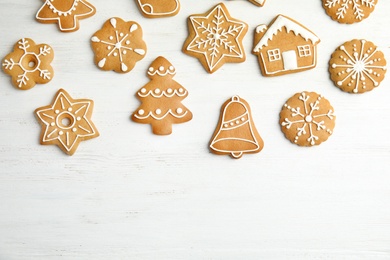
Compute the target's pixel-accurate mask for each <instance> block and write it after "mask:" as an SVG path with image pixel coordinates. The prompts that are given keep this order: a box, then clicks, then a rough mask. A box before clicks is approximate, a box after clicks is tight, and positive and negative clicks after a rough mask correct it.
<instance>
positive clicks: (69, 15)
mask: <svg viewBox="0 0 390 260" xmlns="http://www.w3.org/2000/svg"><path fill="white" fill-rule="evenodd" d="M95 13H96V9H95V7H94V6H93V5H91V4H90V3H88V2H87V1H86V0H46V1H45V3H44V4H43V6H42V7H41V9H39V11H38V12H37V15H36V19H37V20H38V22H41V23H58V27H59V28H60V30H61V31H62V32H74V31H77V30H78V29H79V27H80V25H79V19H85V18H88V17H91V16H93V15H94V14H95Z"/></svg>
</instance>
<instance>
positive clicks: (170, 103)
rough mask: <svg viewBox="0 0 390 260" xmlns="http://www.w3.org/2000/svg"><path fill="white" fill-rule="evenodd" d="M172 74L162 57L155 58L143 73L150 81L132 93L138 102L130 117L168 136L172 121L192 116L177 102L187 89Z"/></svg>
mask: <svg viewBox="0 0 390 260" xmlns="http://www.w3.org/2000/svg"><path fill="white" fill-rule="evenodd" d="M175 74H176V71H175V68H174V67H173V66H172V65H171V63H170V62H169V61H168V60H166V59H165V58H164V57H158V58H157V59H155V60H154V61H153V63H152V64H151V66H150V68H149V70H148V72H147V75H148V77H149V78H150V79H151V81H150V82H149V83H148V84H146V85H145V86H143V87H142V88H141V89H140V90H139V91H138V92H137V94H136V96H137V98H138V99H139V100H140V101H141V102H142V104H141V105H140V106H139V107H138V109H137V110H136V111H135V112H134V113H133V115H132V117H131V118H132V120H133V121H134V122H137V123H142V124H151V125H152V130H153V133H154V134H156V135H169V134H171V133H172V124H179V123H184V122H187V121H190V120H191V119H192V113H191V111H190V110H188V108H186V107H185V106H184V105H183V104H182V103H181V100H183V99H185V98H186V97H187V96H188V92H187V90H186V89H185V88H184V87H183V86H181V85H180V84H179V83H177V82H176V81H174V80H173V79H172V78H173V76H174V75H175Z"/></svg>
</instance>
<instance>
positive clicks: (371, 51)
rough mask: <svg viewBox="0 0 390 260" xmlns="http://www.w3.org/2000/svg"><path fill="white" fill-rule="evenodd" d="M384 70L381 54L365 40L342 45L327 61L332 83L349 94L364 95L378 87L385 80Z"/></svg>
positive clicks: (383, 58)
mask: <svg viewBox="0 0 390 260" xmlns="http://www.w3.org/2000/svg"><path fill="white" fill-rule="evenodd" d="M386 70H387V68H386V60H385V56H384V54H383V52H381V51H380V50H378V47H376V46H375V44H374V43H372V42H370V41H366V40H352V41H349V42H346V43H344V44H343V45H341V46H340V47H338V48H337V49H336V51H335V52H334V53H333V54H332V58H331V59H330V61H329V72H330V77H331V79H332V81H333V82H334V83H335V85H336V86H337V87H339V88H340V89H341V90H343V91H345V92H349V93H364V92H366V91H370V90H372V89H374V88H375V87H378V86H379V84H380V83H381V82H382V80H383V79H384V78H385V73H386Z"/></svg>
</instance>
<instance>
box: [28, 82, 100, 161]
mask: <svg viewBox="0 0 390 260" xmlns="http://www.w3.org/2000/svg"><path fill="white" fill-rule="evenodd" d="M92 109H93V101H92V100H89V99H72V98H71V97H70V95H69V94H68V93H67V92H66V91H65V90H63V89H60V90H59V91H58V92H57V94H56V96H55V98H54V101H53V103H52V104H51V105H48V106H45V107H40V108H38V109H36V110H35V115H36V117H37V119H38V121H39V123H40V124H41V125H42V131H41V144H43V145H49V144H55V145H57V146H58V147H60V148H61V150H63V151H64V152H65V153H66V154H68V155H73V154H74V152H75V151H76V149H77V147H78V145H79V143H80V142H81V141H84V140H88V139H91V138H95V137H98V136H99V133H98V131H97V130H96V128H95V126H94V124H93V123H92V121H91V115H92Z"/></svg>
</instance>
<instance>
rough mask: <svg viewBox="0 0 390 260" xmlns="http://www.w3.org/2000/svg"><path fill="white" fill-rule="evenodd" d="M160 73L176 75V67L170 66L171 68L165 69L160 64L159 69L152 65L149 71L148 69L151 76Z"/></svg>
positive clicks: (161, 74)
mask: <svg viewBox="0 0 390 260" xmlns="http://www.w3.org/2000/svg"><path fill="white" fill-rule="evenodd" d="M156 74H157V75H159V76H162V77H164V76H166V75H168V74H169V75H172V76H173V75H175V74H176V71H175V67H173V66H169V69H167V70H166V71H164V67H163V66H160V67H159V69H156V70H155V69H154V68H152V67H150V68H149V71H148V75H150V76H154V75H156Z"/></svg>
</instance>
